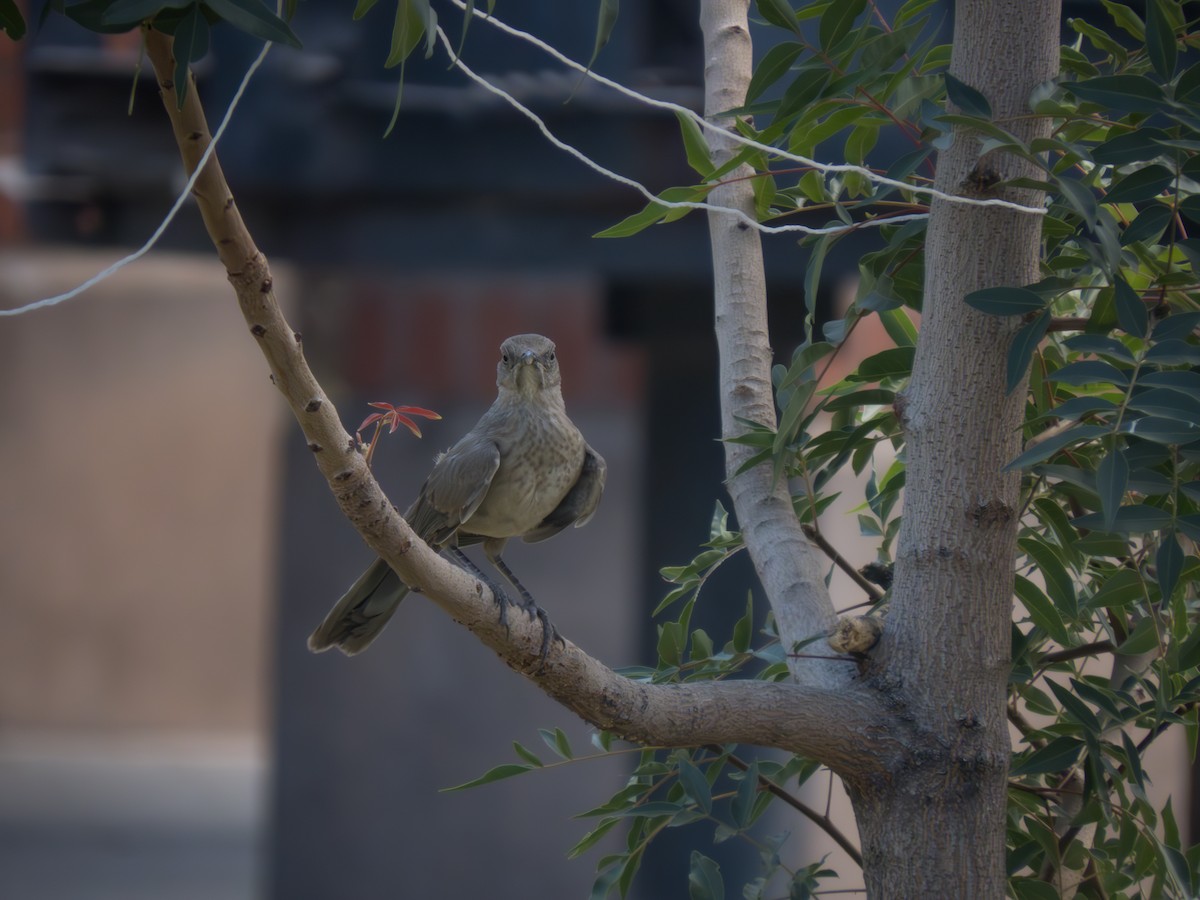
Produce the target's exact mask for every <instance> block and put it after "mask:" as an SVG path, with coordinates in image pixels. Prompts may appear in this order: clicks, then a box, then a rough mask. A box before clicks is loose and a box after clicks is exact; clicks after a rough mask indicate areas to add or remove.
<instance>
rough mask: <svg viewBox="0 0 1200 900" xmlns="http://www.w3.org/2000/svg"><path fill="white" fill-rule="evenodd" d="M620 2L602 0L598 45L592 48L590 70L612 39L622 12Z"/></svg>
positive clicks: (597, 18) (598, 15) (598, 17)
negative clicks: (619, 14)
mask: <svg viewBox="0 0 1200 900" xmlns="http://www.w3.org/2000/svg"><path fill="white" fill-rule="evenodd" d="M620 8H621V5H620V2H619V0H600V10H599V12H598V14H597V16H596V43H595V45H594V46H593V47H592V58H591V59H589V60H588V64H587V67H588V68H589V69H590V68H591V67H592V66H593V65H595V63H596V59H597V57H599V56H600V51H601V50H603V49H604V47H605V45H606V44H608V39H609V38H611V37H612V33H613V28H615V27H616V25H617V15H618V13H619V12H620Z"/></svg>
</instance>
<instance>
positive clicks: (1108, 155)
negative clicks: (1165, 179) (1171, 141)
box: [1092, 128, 1169, 166]
mask: <svg viewBox="0 0 1200 900" xmlns="http://www.w3.org/2000/svg"><path fill="white" fill-rule="evenodd" d="M1168 137H1169V135H1168V134H1167V133H1166V132H1165V131H1163V130H1162V129H1161V128H1138V129H1136V130H1135V131H1130V132H1128V133H1126V134H1119V135H1117V136H1116V137H1110V138H1109V139H1108V140H1107V141H1105V142H1104V143H1103V144H1100V145H1099V146H1098V147H1095V148H1094V149H1093V150H1092V159H1094V160H1095V161H1096V162H1098V163H1103V164H1105V165H1110V166H1127V165H1129V164H1130V163H1138V162H1146V161H1148V160H1152V159H1157V158H1158V157H1160V156H1162V155H1163V146H1162V144H1160V143H1159V141H1161V140H1166V139H1167V138H1168Z"/></svg>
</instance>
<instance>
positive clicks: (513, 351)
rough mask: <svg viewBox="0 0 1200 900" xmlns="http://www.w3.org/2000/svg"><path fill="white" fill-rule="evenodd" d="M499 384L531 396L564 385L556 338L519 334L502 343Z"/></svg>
mask: <svg viewBox="0 0 1200 900" xmlns="http://www.w3.org/2000/svg"><path fill="white" fill-rule="evenodd" d="M496 384H497V385H499V386H500V387H501V388H508V389H509V390H512V391H516V392H517V393H518V394H521V395H522V396H524V397H532V396H534V395H535V394H538V393H539V392H541V391H544V390H547V389H551V390H553V389H556V388H558V386H559V385H560V384H562V375H561V374H560V373H559V371H558V357H557V356H556V355H555V352H554V341H552V340H550V338H547V337H542V336H541V335H540V334H518V335H514V336H513V337H510V338H509V339H508V340H506V341H505V342H504V343H503V344H501V345H500V362H499V363H498V364H497V366H496Z"/></svg>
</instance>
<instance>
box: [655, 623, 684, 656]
mask: <svg viewBox="0 0 1200 900" xmlns="http://www.w3.org/2000/svg"><path fill="white" fill-rule="evenodd" d="M684 641H685V638H684V632H683V627H682V626H681V625H680V623H679V622H664V623H663V624H662V625H660V626H659V634H658V656H659V659H661V660H662V661H663V663H665V664H666V665H668V666H678V665H680V664H681V663H682V662H683V645H684Z"/></svg>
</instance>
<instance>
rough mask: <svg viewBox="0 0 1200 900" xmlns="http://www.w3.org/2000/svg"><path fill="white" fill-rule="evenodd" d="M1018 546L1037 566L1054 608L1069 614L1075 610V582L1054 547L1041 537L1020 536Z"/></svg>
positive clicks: (1072, 613)
mask: <svg viewBox="0 0 1200 900" xmlns="http://www.w3.org/2000/svg"><path fill="white" fill-rule="evenodd" d="M1019 543H1020V546H1021V549H1022V550H1023V551H1025V553H1026V554H1028V556H1029V558H1030V559H1031V560H1033V562H1034V564H1035V565H1036V566H1037V570H1038V571H1039V572H1040V573H1041V575H1042V580H1043V581H1044V582H1045V583H1046V590H1047V591H1049V592H1050V597H1051V599H1052V600H1053V601H1054V606H1055V608H1056V609H1059V610H1061V611H1062V612H1064V613H1066V614H1067V615H1069V616H1074V615H1075V611H1076V599H1075V583H1074V581H1072V580H1071V576H1070V574H1068V572H1067V570H1066V568H1065V567H1064V566H1063V563H1062V560H1061V559H1059V557H1058V555H1057V554H1056V553H1055V552H1054V548H1053V547H1052V546H1051V545H1050V544H1048V543H1046V542H1045V541H1044V540H1043V539H1042V538H1041V537H1032V536H1031V537H1025V538H1021V540H1020V542H1019Z"/></svg>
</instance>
